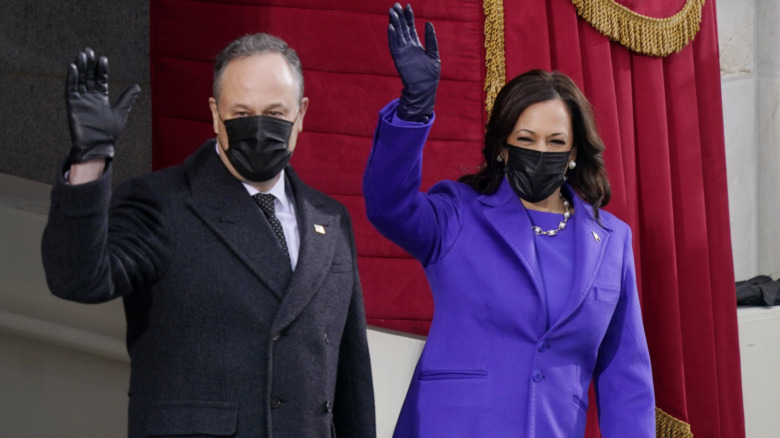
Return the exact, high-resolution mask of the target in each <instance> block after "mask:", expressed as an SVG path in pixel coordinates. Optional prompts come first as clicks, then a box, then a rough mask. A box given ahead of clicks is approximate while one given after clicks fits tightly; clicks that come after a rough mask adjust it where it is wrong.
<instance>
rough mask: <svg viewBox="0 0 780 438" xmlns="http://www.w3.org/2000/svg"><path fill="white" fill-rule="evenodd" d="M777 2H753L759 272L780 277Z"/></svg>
mask: <svg viewBox="0 0 780 438" xmlns="http://www.w3.org/2000/svg"><path fill="white" fill-rule="evenodd" d="M778 24H780V1H777V0H763V1H758V2H757V3H756V41H757V64H758V97H757V108H758V129H757V130H758V145H759V169H758V171H759V183H758V194H759V196H758V201H759V204H758V205H759V208H758V210H759V219H758V224H759V236H760V238H759V264H758V265H759V269H760V270H761V272H762V273H766V274H769V275H771V276H772V278H776V277H778V276H780V221H779V220H778V219H779V218H780V30H779V29H778Z"/></svg>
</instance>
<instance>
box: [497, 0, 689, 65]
mask: <svg viewBox="0 0 780 438" xmlns="http://www.w3.org/2000/svg"><path fill="white" fill-rule="evenodd" d="M485 3H487V0H485ZM572 3H574V7H575V8H576V9H577V14H578V15H579V16H580V17H582V19H583V20H585V21H587V22H588V23H590V24H591V26H593V27H594V28H595V29H596V30H598V31H599V32H600V33H601V34H602V35H605V36H607V37H609V38H610V39H612V40H615V41H617V42H619V43H620V44H622V45H623V46H625V47H626V48H628V49H630V50H633V51H634V52H637V53H641V54H643V55H651V56H666V55H669V54H671V53H676V52H679V51H680V50H682V49H683V47H685V46H686V45H688V43H689V42H690V41H692V40H693V38H694V37H695V36H696V34H697V33H698V32H699V23H701V9H702V7H703V6H704V0H687V1H686V2H685V5H684V6H683V7H682V9H680V11H679V12H677V13H676V14H674V15H672V16H671V17H667V18H653V17H648V16H645V15H641V14H637V13H636V12H633V11H631V10H630V9H628V8H626V7H624V6H623V5H621V4H619V3H617V2H615V1H614V0H572ZM485 29H487V24H485ZM486 32H487V30H486ZM485 44H486V45H487V41H486V42H485Z"/></svg>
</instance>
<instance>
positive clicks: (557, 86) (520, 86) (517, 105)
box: [459, 70, 612, 218]
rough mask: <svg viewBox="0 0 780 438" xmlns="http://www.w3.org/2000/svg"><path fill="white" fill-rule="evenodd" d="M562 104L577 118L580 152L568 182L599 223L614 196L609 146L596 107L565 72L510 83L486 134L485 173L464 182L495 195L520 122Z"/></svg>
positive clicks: (532, 74) (526, 75) (575, 137)
mask: <svg viewBox="0 0 780 438" xmlns="http://www.w3.org/2000/svg"><path fill="white" fill-rule="evenodd" d="M553 99H560V100H562V101H563V103H564V104H565V105H566V108H568V110H569V115H570V117H571V124H572V129H573V130H574V132H573V143H572V146H573V147H575V148H577V158H576V160H575V161H576V163H577V166H576V167H575V168H574V169H570V170H569V172H568V174H567V175H568V182H569V184H570V185H571V186H572V188H573V189H574V191H575V192H577V194H578V195H579V196H580V197H581V198H582V199H584V200H585V202H587V203H588V204H590V205H591V206H592V207H593V213H594V214H595V216H596V218H598V215H599V211H598V209H599V207H603V206H605V205H607V203H608V202H609V199H610V197H611V195H612V192H611V190H610V187H609V181H608V180H607V170H606V169H605V167H604V157H603V155H602V153H603V152H604V143H603V142H602V141H601V137H599V134H598V132H597V130H596V122H595V120H594V118H593V111H592V110H591V107H590V103H589V102H588V100H587V99H586V98H585V96H584V95H583V94H582V92H581V91H580V89H579V88H577V85H576V84H575V83H574V81H572V80H571V78H569V77H568V76H566V75H565V74H563V73H560V72H546V71H544V70H531V71H528V72H526V73H523V74H521V75H520V76H517V77H516V78H514V79H512V80H511V81H510V82H508V83H507V84H506V85H504V87H503V88H502V89H501V91H500V92H499V93H498V96H497V97H496V101H495V103H494V104H493V112H492V114H491V115H490V119H489V120H488V123H487V126H486V130H485V147H484V149H482V155H483V157H484V158H485V162H484V163H483V164H482V166H481V170H479V171H478V172H477V173H474V174H467V175H463V176H462V177H460V179H459V181H460V182H462V183H465V184H468V185H470V186H471V187H472V188H473V189H474V190H476V191H477V192H479V193H484V194H492V193H495V192H496V190H498V187H499V185H500V184H501V180H502V178H504V163H503V162H499V161H498V160H497V158H498V156H499V154H500V153H501V151H502V149H503V148H505V147H506V140H507V138H509V135H510V134H511V133H512V130H513V129H514V128H515V124H516V123H517V119H518V118H519V117H520V115H521V114H522V113H523V111H525V109H526V108H528V107H529V106H531V105H533V104H535V103H539V102H546V101H548V100H553Z"/></svg>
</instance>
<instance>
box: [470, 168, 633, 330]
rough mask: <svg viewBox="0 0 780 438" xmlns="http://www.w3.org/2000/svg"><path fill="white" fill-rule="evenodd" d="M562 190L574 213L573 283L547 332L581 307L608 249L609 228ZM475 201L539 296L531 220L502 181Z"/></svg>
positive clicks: (539, 282)
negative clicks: (481, 207) (478, 201)
mask: <svg viewBox="0 0 780 438" xmlns="http://www.w3.org/2000/svg"><path fill="white" fill-rule="evenodd" d="M563 190H564V191H565V193H566V194H567V195H568V197H570V198H572V199H573V200H574V202H573V204H574V211H575V214H577V220H576V221H574V222H573V223H574V227H573V229H569V231H573V232H574V233H575V240H576V243H575V259H576V262H575V263H574V282H573V285H572V290H571V294H570V295H569V299H568V301H567V303H566V307H564V310H563V313H562V314H561V317H560V318H559V319H558V320H557V321H555V322H553V323H551V327H550V328H551V329H552V328H554V327H555V326H557V325H559V324H561V323H563V322H564V321H566V320H567V319H568V317H569V316H570V315H571V314H572V313H574V311H576V310H577V308H578V307H579V306H580V305H581V304H582V302H583V300H584V299H585V297H586V296H587V294H588V291H589V290H590V288H591V286H592V285H593V280H594V279H595V277H596V273H597V272H598V270H599V267H600V265H601V261H602V259H603V257H604V253H605V252H606V250H607V248H609V238H610V230H609V228H608V227H605V226H602V225H600V224H599V223H598V222H597V221H596V218H595V217H594V216H593V209H592V207H591V206H590V205H588V204H587V203H585V202H584V201H583V200H582V199H580V197H579V196H577V195H576V194H574V192H573V190H572V189H571V187H569V186H568V185H565V186H564V188H563ZM479 200H480V202H481V203H482V204H483V205H485V207H486V208H485V210H484V214H485V217H486V218H487V219H488V222H489V223H490V224H491V225H492V226H493V227H494V228H495V230H496V232H497V233H498V234H499V235H500V236H501V237H502V238H503V239H504V240H505V241H506V242H507V243H508V244H509V245H510V246H511V248H512V250H513V252H514V253H515V254H516V255H517V258H518V259H519V260H520V262H521V263H522V265H523V267H524V268H525V269H526V271H527V272H528V275H529V276H530V277H531V280H532V282H533V287H534V291H535V293H536V294H537V295H539V296H541V291H543V290H544V285H543V284H542V278H541V271H540V269H539V260H538V259H537V256H536V254H537V253H536V245H535V243H534V239H532V238H529V237H531V234H530V232H531V231H530V230H531V221H530V219H529V218H528V214H527V213H526V211H525V207H524V206H523V204H522V203H521V202H520V201H519V200H518V199H517V196H516V195H515V193H514V191H513V190H512V188H511V187H510V186H509V183H508V182H507V181H506V180H504V181H503V182H502V183H501V185H500V186H499V188H498V190H497V191H496V193H495V194H494V195H491V196H482V197H480V199H479ZM621 249H622V248H621ZM540 302H541V303H542V306H544V305H545V302H546V301H545V300H544V299H541V300H540ZM545 311H546V309H545Z"/></svg>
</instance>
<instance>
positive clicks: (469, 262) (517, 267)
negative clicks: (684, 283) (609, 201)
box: [363, 102, 655, 438]
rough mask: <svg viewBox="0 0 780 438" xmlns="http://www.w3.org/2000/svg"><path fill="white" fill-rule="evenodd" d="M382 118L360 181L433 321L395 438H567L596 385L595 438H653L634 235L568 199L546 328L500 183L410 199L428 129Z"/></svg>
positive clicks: (515, 203) (518, 227)
mask: <svg viewBox="0 0 780 438" xmlns="http://www.w3.org/2000/svg"><path fill="white" fill-rule="evenodd" d="M396 105H397V103H396V102H392V103H390V104H389V105H387V106H386V107H385V108H383V109H382V111H381V112H380V120H379V124H378V126H377V129H376V133H375V136H374V147H373V149H372V151H371V155H370V157H369V160H368V165H367V167H366V172H365V175H364V180H363V193H364V196H365V199H366V210H367V213H368V217H369V219H370V220H371V222H372V223H373V224H374V226H375V227H376V228H377V229H378V230H379V231H380V232H381V233H382V234H383V235H385V236H386V237H388V238H389V239H390V240H392V241H393V242H395V243H397V244H398V245H400V246H401V247H402V248H404V249H405V250H406V251H408V252H409V253H410V254H412V255H413V256H414V257H415V258H417V259H418V260H419V261H420V262H421V263H422V264H423V267H424V268H425V273H426V275H427V278H428V282H429V283H430V286H431V290H432V292H433V299H434V316H433V322H432V325H431V330H430V333H429V335H428V340H427V342H426V345H425V348H424V350H423V353H422V356H421V357H420V360H419V362H418V364H417V368H416V370H415V372H414V376H413V378H412V382H411V384H410V386H409V391H408V393H407V395H406V401H405V402H404V405H403V408H402V410H401V415H400V418H399V419H398V424H397V426H396V430H395V436H396V437H399V438H409V437H424V438H429V437H442V438H444V437H447V438H457V437H464V438H465V437H468V438H475V437H491V438H501V437H513V438H516V437H542V438H548V437H577V436H580V437H581V436H583V435H584V431H585V418H586V415H585V413H586V410H587V408H588V387H589V385H590V382H591V379H592V380H593V381H594V385H595V389H596V395H597V397H596V398H597V402H598V410H599V422H600V428H601V432H602V435H603V436H604V437H605V438H609V437H621V438H622V437H654V436H655V410H654V406H655V400H654V396H653V383H652V382H653V381H652V374H651V369H650V358H649V355H648V351H647V342H646V339H645V333H644V329H643V326H642V315H641V312H640V308H639V300H638V295H637V288H636V279H635V271H634V258H633V254H632V249H631V230H630V228H629V227H628V226H627V225H626V224H625V223H623V222H621V221H620V220H619V219H617V218H616V217H614V216H613V215H611V214H609V213H607V212H604V211H601V212H600V217H601V223H599V222H597V221H596V220H595V218H594V216H593V211H592V209H591V207H590V206H589V205H587V204H585V203H584V202H583V201H582V200H581V199H580V198H579V197H578V196H576V195H574V194H573V193H572V190H571V188H570V187H568V186H564V190H566V191H567V193H568V194H569V195H571V197H572V198H573V199H574V209H575V214H576V215H577V220H576V221H574V224H573V226H572V227H570V228H568V229H566V231H565V232H573V233H575V260H574V262H573V265H574V286H573V289H572V291H571V293H570V295H569V299H568V302H567V303H566V305H565V307H564V309H563V312H562V314H561V316H560V318H559V319H558V320H556V321H547V318H546V316H545V315H546V314H547V312H546V309H545V307H544V306H545V300H544V298H543V297H542V295H541V291H543V290H544V288H543V279H542V278H541V276H540V275H541V274H540V272H541V271H540V269H539V262H538V260H537V258H536V250H535V248H534V239H533V232H532V230H531V223H530V221H529V219H528V215H527V214H526V212H525V211H524V207H523V205H522V203H521V202H520V201H519V200H518V198H517V197H516V196H515V194H514V192H513V190H512V188H511V187H510V186H509V184H508V183H507V182H506V180H504V182H503V183H502V184H501V186H500V187H499V189H498V191H497V192H496V193H494V194H491V195H483V194H480V193H477V192H475V191H474V190H473V189H472V188H470V187H469V186H467V185H464V184H461V183H457V182H452V181H443V182H440V183H438V184H436V185H435V186H434V187H433V188H431V190H430V191H429V192H427V193H422V192H420V191H419V187H420V181H421V169H422V149H423V145H424V144H425V140H426V138H427V135H428V132H429V130H430V127H431V124H432V123H433V119H432V120H431V121H430V122H429V123H427V124H422V123H420V124H417V125H416V126H410V125H409V124H408V123H400V124H399V123H397V121H396V122H394V121H393V115H394V113H395V107H396Z"/></svg>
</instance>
